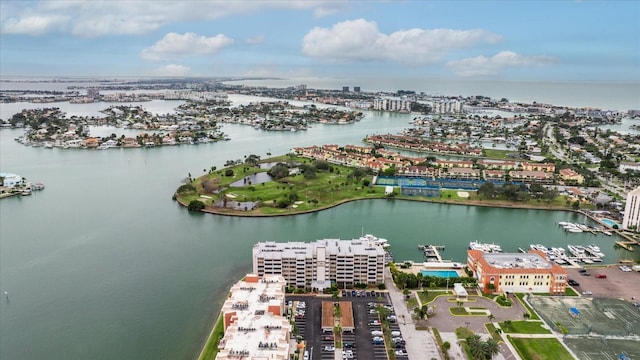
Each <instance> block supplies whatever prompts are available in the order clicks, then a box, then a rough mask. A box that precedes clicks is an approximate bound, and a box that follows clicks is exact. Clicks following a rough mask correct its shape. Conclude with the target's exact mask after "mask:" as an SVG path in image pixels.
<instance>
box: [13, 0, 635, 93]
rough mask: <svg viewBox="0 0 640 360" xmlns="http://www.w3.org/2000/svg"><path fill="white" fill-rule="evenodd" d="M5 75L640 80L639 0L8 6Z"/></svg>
mask: <svg viewBox="0 0 640 360" xmlns="http://www.w3.org/2000/svg"><path fill="white" fill-rule="evenodd" d="M0 76H3V77H8V76H101V77H105V76H107V77H110V76H113V77H117V76H179V77H183V76H193V77H229V76H231V77H285V78H302V77H340V76H352V77H375V76H386V77H392V76H403V77H415V78H423V77H424V78H428V77H432V78H439V79H475V80H477V79H490V80H524V81H601V82H638V81H640V1H634V0H628V1H586V0H585V1H562V0H557V1H552V0H547V1H526V0H522V1H506V0H503V1H482V0H478V1H462V0H460V1H445V0H441V1H427V0H421V1H408V0H407V1H401V0H397V1H391V0H390V1H374V0H369V1H364V0H361V1H342V0H331V1H315V0H307V1H295V0H290V1H268V0H252V1H205V0H196V1H188V0H187V1H184V0H183V1H167V0H156V1H150V0H147V1H127V0H111V1H100V0H77V1H74V0H50V1H28V0H26V1H25V0H2V1H1V2H0Z"/></svg>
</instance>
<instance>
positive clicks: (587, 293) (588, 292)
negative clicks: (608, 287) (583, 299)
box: [582, 291, 593, 295]
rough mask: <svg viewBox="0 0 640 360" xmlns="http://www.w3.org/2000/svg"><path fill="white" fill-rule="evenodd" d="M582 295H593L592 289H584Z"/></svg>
mask: <svg viewBox="0 0 640 360" xmlns="http://www.w3.org/2000/svg"><path fill="white" fill-rule="evenodd" d="M582 295H593V293H592V292H591V291H583V292H582Z"/></svg>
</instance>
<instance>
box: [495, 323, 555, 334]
mask: <svg viewBox="0 0 640 360" xmlns="http://www.w3.org/2000/svg"><path fill="white" fill-rule="evenodd" d="M542 325H543V323H542V322H541V321H511V324H510V325H507V324H505V323H504V322H501V323H500V328H501V329H502V331H504V332H505V333H511V334H551V331H550V330H549V329H545V328H543V327H542Z"/></svg>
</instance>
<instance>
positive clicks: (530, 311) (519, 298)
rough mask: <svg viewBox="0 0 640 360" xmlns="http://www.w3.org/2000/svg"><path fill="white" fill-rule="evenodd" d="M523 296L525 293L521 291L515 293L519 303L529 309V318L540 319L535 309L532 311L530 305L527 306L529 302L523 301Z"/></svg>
mask: <svg viewBox="0 0 640 360" xmlns="http://www.w3.org/2000/svg"><path fill="white" fill-rule="evenodd" d="M524 296H525V294H523V293H516V297H517V298H518V300H520V303H521V304H522V306H524V307H525V308H526V309H527V310H529V315H530V316H529V320H540V317H538V314H536V313H535V311H533V309H532V308H531V306H529V304H527V303H526V302H525V301H524Z"/></svg>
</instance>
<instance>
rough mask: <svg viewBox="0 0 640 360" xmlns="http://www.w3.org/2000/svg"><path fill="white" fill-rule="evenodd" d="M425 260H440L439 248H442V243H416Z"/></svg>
mask: <svg viewBox="0 0 640 360" xmlns="http://www.w3.org/2000/svg"><path fill="white" fill-rule="evenodd" d="M418 249H420V250H422V253H423V254H424V257H425V258H427V261H433V262H442V256H441V255H440V250H444V245H418Z"/></svg>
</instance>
